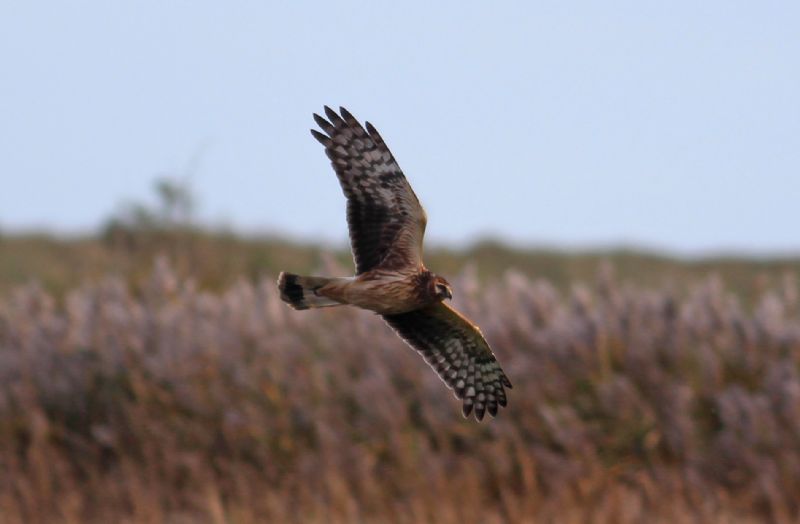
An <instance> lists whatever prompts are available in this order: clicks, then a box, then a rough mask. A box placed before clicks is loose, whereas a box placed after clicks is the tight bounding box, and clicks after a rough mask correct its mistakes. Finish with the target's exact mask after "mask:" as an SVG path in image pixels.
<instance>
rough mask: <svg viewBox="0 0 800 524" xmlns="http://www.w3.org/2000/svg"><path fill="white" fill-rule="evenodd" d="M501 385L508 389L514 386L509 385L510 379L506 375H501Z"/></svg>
mask: <svg viewBox="0 0 800 524" xmlns="http://www.w3.org/2000/svg"><path fill="white" fill-rule="evenodd" d="M503 385H504V386H505V387H507V388H508V389H514V386H512V385H511V381H510V380H508V377H507V376H505V375H503Z"/></svg>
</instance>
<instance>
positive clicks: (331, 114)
mask: <svg viewBox="0 0 800 524" xmlns="http://www.w3.org/2000/svg"><path fill="white" fill-rule="evenodd" d="M325 116H327V117H328V120H330V121H331V123H332V124H333V125H334V126H337V125H339V124H340V123H341V122H344V121H343V120H342V117H340V116H339V114H338V113H337V112H336V111H334V110H333V109H331V108H330V107H328V106H325Z"/></svg>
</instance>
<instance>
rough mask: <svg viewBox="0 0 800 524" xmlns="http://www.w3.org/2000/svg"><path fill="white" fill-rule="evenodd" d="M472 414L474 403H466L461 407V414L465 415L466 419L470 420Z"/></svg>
mask: <svg viewBox="0 0 800 524" xmlns="http://www.w3.org/2000/svg"><path fill="white" fill-rule="evenodd" d="M470 413H472V402H464V403H463V404H462V405H461V414H462V415H464V418H469V414H470Z"/></svg>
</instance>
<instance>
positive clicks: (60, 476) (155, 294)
mask: <svg viewBox="0 0 800 524" xmlns="http://www.w3.org/2000/svg"><path fill="white" fill-rule="evenodd" d="M451 282H453V284H454V289H455V290H456V295H457V296H456V297H455V301H454V302H455V305H456V306H457V307H459V308H462V309H463V310H464V311H465V312H466V313H467V314H468V315H469V316H471V317H472V318H474V319H475V320H476V321H478V322H479V323H480V325H481V327H482V330H483V332H484V333H485V335H486V336H487V338H488V339H489V341H490V342H491V343H492V345H493V347H494V350H495V353H496V354H497V356H498V358H499V359H500V361H501V363H502V364H503V366H504V368H505V369H506V371H507V374H508V376H509V377H510V378H511V380H512V382H513V383H514V389H513V390H511V391H510V394H509V405H508V408H507V409H504V410H501V412H500V414H499V415H498V417H497V418H496V419H494V420H489V421H484V422H483V423H477V422H475V421H474V420H465V419H463V418H462V417H461V415H460V407H459V403H458V402H457V401H456V399H455V398H454V397H453V395H452V393H450V392H449V391H447V390H446V389H445V387H444V385H443V384H442V383H441V382H440V381H439V379H438V378H437V377H436V376H435V374H434V373H433V372H432V371H431V370H430V369H429V368H428V367H427V366H426V365H425V363H424V361H423V360H422V359H421V358H420V357H419V356H417V355H416V354H415V353H414V352H413V351H412V350H411V349H409V348H408V347H406V346H405V345H404V344H403V343H402V342H401V341H400V340H399V339H398V338H397V337H396V336H395V335H394V334H393V333H392V332H391V330H390V329H389V328H388V327H387V326H386V325H385V324H384V323H383V322H382V321H381V320H380V319H379V318H376V317H375V316H374V315H372V314H369V313H366V312H362V311H356V310H353V309H349V308H334V309H328V310H324V311H308V312H294V311H291V310H289V309H288V308H287V307H286V306H285V305H284V304H283V303H281V302H280V300H279V298H278V296H277V292H276V289H275V285H274V282H273V278H272V277H267V278H264V279H262V280H258V281H253V280H242V281H240V282H238V283H236V284H234V285H232V286H231V287H229V288H228V289H226V290H223V291H215V292H208V291H204V290H203V289H200V288H198V286H196V285H195V284H193V282H192V280H191V279H184V278H179V277H178V276H176V274H175V273H174V272H173V271H172V270H171V269H170V267H169V265H168V264H167V263H166V262H164V261H163V260H162V261H160V262H159V263H158V264H157V265H156V267H155V268H154V270H153V272H152V274H151V276H150V277H149V278H148V280H147V282H146V284H145V285H143V286H141V288H139V289H131V288H130V286H129V285H128V284H126V283H125V282H124V281H122V280H119V279H115V278H107V279H100V280H98V281H96V282H94V283H86V284H83V285H80V286H78V287H75V288H74V289H71V290H69V291H67V292H65V293H64V294H63V295H59V296H58V297H54V296H52V295H50V294H49V293H48V292H46V291H44V290H43V289H42V288H40V287H38V286H36V285H27V286H22V287H17V288H16V289H14V290H13V291H12V292H9V293H7V294H5V295H4V296H2V297H0V522H3V523H35V522H67V523H73V522H74V523H85V522H137V523H138V522H145V523H149V522H153V523H157V522H167V523H188V522H201V523H203V522H209V523H254V522H278V523H295V522H297V523H317V522H319V523H322V522H326V523H327V522H330V523H350V522H387V523H398V524H401V523H422V522H436V523H443V524H449V523H471V522H486V523H505V522H511V523H525V522H532V523H538V522H553V523H562V522H563V523H571V522H598V523H599V522H614V523H629V522H648V523H650V522H764V521H767V522H778V523H783V522H796V521H797V520H798V519H800V497H799V496H798V494H800V306H799V304H798V302H799V300H798V286H797V283H796V282H795V281H793V280H792V279H790V278H786V279H785V280H784V282H783V283H782V285H780V286H774V287H772V288H770V289H765V290H764V291H763V292H762V293H761V295H760V296H759V297H757V299H756V300H755V301H754V302H753V303H752V304H747V305H743V304H742V303H740V302H739V300H738V299H737V298H736V297H735V295H734V294H733V293H732V292H731V290H730V289H728V288H727V287H726V285H725V282H723V281H721V280H720V279H717V278H714V277H709V278H708V279H706V280H704V281H702V282H694V283H689V282H687V283H684V284H676V285H673V286H671V287H668V288H666V287H662V288H645V287H641V286H638V285H631V284H626V283H625V282H620V281H618V280H617V279H615V278H614V277H613V276H612V275H611V272H610V271H604V272H601V273H600V274H598V276H597V277H596V278H595V279H594V280H593V281H590V282H587V283H584V284H575V285H573V286H572V287H571V288H570V289H569V290H568V291H560V290H558V288H556V287H555V286H554V285H551V283H549V282H548V281H545V280H535V279H530V278H529V277H526V276H524V275H522V274H521V273H515V272H513V271H509V272H506V273H505V274H504V275H503V276H502V277H499V278H494V279H492V280H491V281H489V282H488V283H481V284H479V283H478V279H477V277H476V276H475V274H474V272H473V271H470V270H467V271H464V272H463V273H462V274H461V275H460V276H458V277H457V278H451Z"/></svg>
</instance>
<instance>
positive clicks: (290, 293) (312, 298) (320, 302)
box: [278, 272, 342, 309]
mask: <svg viewBox="0 0 800 524" xmlns="http://www.w3.org/2000/svg"><path fill="white" fill-rule="evenodd" d="M332 280H336V279H335V278H328V277H301V276H300V275H295V274H293V273H285V272H281V274H280V276H278V289H279V290H280V291H281V299H282V300H283V301H284V302H286V303H287V304H289V305H290V306H292V307H293V308H294V309H309V308H317V307H330V306H339V305H341V304H342V303H341V302H337V301H336V300H333V299H332V298H328V297H326V296H323V295H319V294H317V291H318V290H319V289H320V288H321V287H322V286H324V285H325V284H327V283H329V282H331V281H332Z"/></svg>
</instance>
